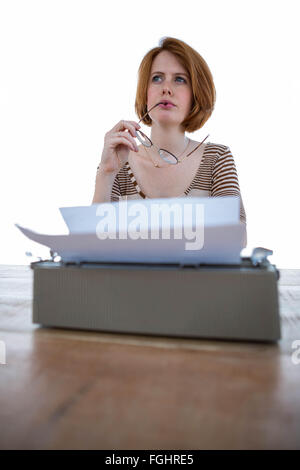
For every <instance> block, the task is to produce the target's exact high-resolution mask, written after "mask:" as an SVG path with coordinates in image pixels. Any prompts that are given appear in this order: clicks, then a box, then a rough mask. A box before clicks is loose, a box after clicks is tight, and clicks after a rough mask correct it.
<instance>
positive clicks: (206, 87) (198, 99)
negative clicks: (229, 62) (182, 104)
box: [135, 37, 216, 132]
mask: <svg viewBox="0 0 300 470" xmlns="http://www.w3.org/2000/svg"><path fill="white" fill-rule="evenodd" d="M162 51H169V52H171V53H172V54H174V55H175V56H176V58H177V60H178V61H179V62H180V63H181V65H182V66H183V67H184V68H185V69H186V71H187V72H188V75H189V78H190V81H191V85H192V95H193V102H192V106H191V110H190V112H189V114H188V115H187V116H186V118H185V119H184V121H183V122H182V123H181V126H182V127H183V129H184V131H187V132H194V131H196V130H198V129H200V128H201V127H203V126H204V124H205V123H206V121H207V120H208V119H209V117H210V116H211V114H212V112H213V109H214V105H215V101H216V90H215V85H214V81H213V77H212V73H211V71H210V69H209V67H208V65H207V63H206V62H205V60H204V59H203V57H202V56H201V55H200V54H199V53H198V52H197V51H196V50H195V49H193V48H192V47H190V46H189V45H188V44H186V43H185V42H183V41H180V40H179V39H176V38H172V37H164V38H162V39H161V40H160V41H159V46H158V47H154V48H153V49H151V50H150V51H149V52H147V54H146V55H145V56H144V58H143V59H142V62H141V64H140V66H139V69H138V84H137V91H136V99H135V111H136V114H137V116H138V117H139V119H141V118H142V116H143V115H144V114H145V113H146V112H147V90H148V84H149V78H150V73H151V67H152V62H153V60H154V59H155V57H156V56H157V55H158V54H159V53H160V52H162ZM142 122H143V123H144V124H146V125H147V126H151V125H152V119H151V118H150V116H149V115H148V114H147V115H146V116H145V118H144V119H143V121H142Z"/></svg>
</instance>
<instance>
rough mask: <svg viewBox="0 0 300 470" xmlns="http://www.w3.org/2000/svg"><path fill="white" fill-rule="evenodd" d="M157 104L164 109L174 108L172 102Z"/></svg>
mask: <svg viewBox="0 0 300 470" xmlns="http://www.w3.org/2000/svg"><path fill="white" fill-rule="evenodd" d="M159 106H160V107H161V108H164V109H169V108H174V104H171V103H167V104H163V103H160V105H159Z"/></svg>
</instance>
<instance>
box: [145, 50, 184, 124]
mask: <svg viewBox="0 0 300 470" xmlns="http://www.w3.org/2000/svg"><path fill="white" fill-rule="evenodd" d="M161 100H169V101H171V102H172V103H173V104H174V105H175V106H174V107H171V108H169V109H165V108H162V107H161V106H157V107H155V108H154V109H153V110H152V111H150V113H149V115H150V117H151V119H152V121H153V122H157V123H159V124H160V125H176V124H177V125H179V124H180V123H181V122H182V121H183V120H184V119H185V117H186V116H187V114H188V113H189V112H190V109H191V106H192V86H191V82H190V78H189V76H188V72H187V70H185V68H184V67H183V66H182V65H181V64H180V62H179V61H178V60H177V58H176V57H175V56H174V55H173V54H171V53H170V52H168V51H162V52H160V53H159V54H158V55H157V56H156V57H155V59H154V60H153V63H152V67H151V73H150V78H149V84H148V94H147V107H148V108H147V109H150V108H151V107H152V106H154V105H155V104H156V103H159V101H161Z"/></svg>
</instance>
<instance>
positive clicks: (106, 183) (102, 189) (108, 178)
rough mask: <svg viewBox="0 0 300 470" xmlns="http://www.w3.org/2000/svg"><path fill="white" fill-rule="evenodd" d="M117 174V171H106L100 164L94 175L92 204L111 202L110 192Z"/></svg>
mask: <svg viewBox="0 0 300 470" xmlns="http://www.w3.org/2000/svg"><path fill="white" fill-rule="evenodd" d="M117 173H118V170H116V171H113V172H108V171H106V170H105V168H103V166H102V165H101V163H100V165H99V167H98V169H97V174H96V181H95V191H94V197H93V200H92V204H96V203H100V202H111V192H112V188H113V185H114V181H115V178H116V176H117Z"/></svg>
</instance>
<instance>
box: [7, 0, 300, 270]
mask: <svg viewBox="0 0 300 470" xmlns="http://www.w3.org/2000/svg"><path fill="white" fill-rule="evenodd" d="M298 7H299V1H298V0H285V1H276V0H251V1H250V0H249V1H245V0H244V1H243V0H226V1H224V0H209V2H208V1H207V0H205V1H202V0H185V1H184V2H183V1H178V0H164V1H159V0H158V1H157V0H152V1H151V2H142V1H141V0H130V1H128V2H124V1H119V0H117V1H116V0H115V1H113V2H103V1H102V0H77V1H75V0H49V1H46V0H35V1H34V0H19V1H16V0H7V1H1V0H0V67H1V70H0V133H1V137H0V155H1V172H0V175H1V176H0V177H1V181H0V191H1V193H0V197H1V207H2V210H1V245H0V263H1V264H28V263H29V262H30V259H28V258H27V257H26V256H25V251H32V252H34V253H35V254H37V255H38V256H42V257H44V256H48V254H49V250H48V249H47V248H44V247H42V246H41V245H39V244H36V243H34V242H30V241H29V240H27V239H26V238H25V237H24V235H22V234H21V232H19V231H18V229H17V228H16V227H15V226H14V223H20V224H24V225H25V226H28V227H30V228H33V229H36V230H38V231H46V230H47V232H48V233H67V230H66V228H65V226H64V223H63V221H62V219H61V218H60V214H59V211H58V208H59V207H61V206H75V205H89V204H91V201H92V197H93V192H94V183H95V171H96V167H97V165H98V162H99V161H100V156H101V152H102V146H103V139H104V134H105V133H106V132H107V131H108V130H109V129H111V127H113V126H114V125H115V123H117V122H118V121H119V120H121V119H128V120H138V118H137V116H136V115H135V111H134V102H135V92H136V84H137V70H138V66H139V64H140V62H141V60H142V58H143V56H144V55H145V54H146V52H148V50H150V49H151V48H152V47H155V46H157V45H158V42H159V39H160V38H162V37H163V36H173V37H176V38H178V39H181V40H183V41H185V42H187V43H188V44H189V45H190V46H192V47H193V48H195V49H196V50H197V51H198V52H199V53H200V54H201V55H202V56H203V57H204V59H205V60H206V61H207V63H208V65H209V67H210V68H211V71H212V74H213V77H214V80H215V86H216V90H217V101H216V106H215V111H214V113H213V115H212V117H211V118H210V119H209V120H208V122H207V123H206V124H205V126H204V127H203V128H202V129H200V131H197V132H195V133H193V134H191V135H189V136H190V137H192V138H193V139H196V140H200V139H202V138H204V137H205V136H206V135H207V134H208V133H209V134H210V137H209V139H208V140H209V141H211V142H216V143H221V144H225V145H228V146H229V147H230V148H231V151H232V153H233V156H234V158H235V161H236V165H237V170H238V175H239V182H240V187H241V192H242V196H243V201H244V205H245V210H246V214H247V221H248V247H247V249H246V250H245V254H246V253H248V252H250V251H251V249H252V248H253V247H255V246H264V247H266V248H269V249H272V250H273V251H274V255H273V256H272V257H271V258H270V260H271V261H272V262H274V263H276V264H277V266H278V267H279V268H299V267H300V250H299V248H298V239H299V222H298V218H299V211H298V205H299V196H298V185H299V176H298V172H299V145H298V140H297V139H298V125H299V119H298V108H299V104H300V93H299V83H300V67H299V51H298V47H299V43H300V37H299V36H300V34H299V27H298V19H299V16H298V14H297V10H298Z"/></svg>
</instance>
